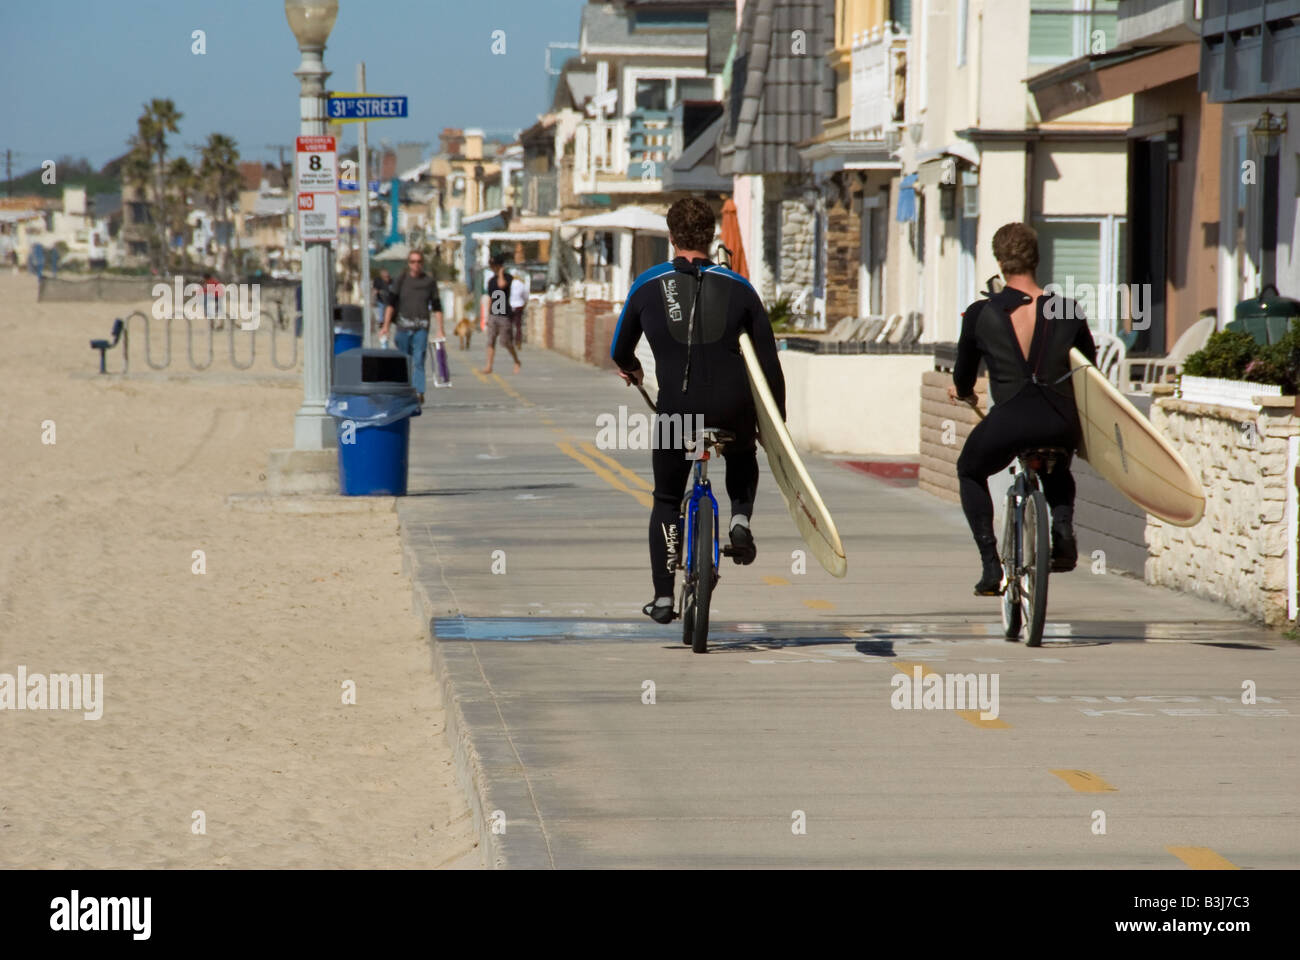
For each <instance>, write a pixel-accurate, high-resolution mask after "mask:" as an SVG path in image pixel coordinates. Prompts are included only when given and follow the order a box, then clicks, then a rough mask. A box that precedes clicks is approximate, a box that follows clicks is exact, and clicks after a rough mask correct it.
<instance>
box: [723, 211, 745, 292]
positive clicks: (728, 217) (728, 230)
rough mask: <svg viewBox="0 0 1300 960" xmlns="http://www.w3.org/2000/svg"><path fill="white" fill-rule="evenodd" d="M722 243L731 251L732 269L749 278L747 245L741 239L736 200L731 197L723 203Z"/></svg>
mask: <svg viewBox="0 0 1300 960" xmlns="http://www.w3.org/2000/svg"><path fill="white" fill-rule="evenodd" d="M722 245H723V246H724V247H726V248H727V249H728V250H730V251H731V269H732V270H734V271H735V272H736V273H738V274H740V275H741V276H742V277H746V278H748V277H749V264H747V263H746V262H745V246H744V244H743V243H741V241H740V220H739V219H738V218H737V217H736V202H735V201H734V200H732V199H730V198H728V199H727V201H726V202H725V203H723V204H722Z"/></svg>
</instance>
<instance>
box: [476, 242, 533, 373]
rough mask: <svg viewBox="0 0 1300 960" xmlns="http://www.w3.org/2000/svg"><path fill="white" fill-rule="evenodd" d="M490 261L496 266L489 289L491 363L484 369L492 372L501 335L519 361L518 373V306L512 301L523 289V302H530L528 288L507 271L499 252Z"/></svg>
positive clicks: (490, 279) (489, 350) (512, 354)
mask: <svg viewBox="0 0 1300 960" xmlns="http://www.w3.org/2000/svg"><path fill="white" fill-rule="evenodd" d="M488 264H489V266H491V267H492V271H493V272H492V275H491V276H489V277H488V281H487V289H486V294H487V300H488V328H487V335H488V347H487V366H485V367H484V368H483V372H484V373H491V372H492V363H493V361H494V360H495V359H496V352H497V349H496V348H497V340H498V339H500V340H502V341H503V342H504V344H505V348H506V349H507V350H508V351H510V356H511V358H513V359H514V361H515V373H518V372H519V352H518V350H517V349H516V347H515V309H514V307H513V306H512V301H517V300H518V292H519V291H522V296H523V301H522V302H523V303H527V302H528V291H527V290H526V289H525V288H524V286H523V284H522V283H520V281H519V280H518V279H516V278H514V277H511V276H510V274H508V273H506V266H505V260H504V258H502V257H501V256H500V255H499V254H498V255H496V256H493V257H492V259H491V260H489V261H488ZM516 284H517V285H518V289H517V288H516ZM519 317H520V320H521V323H522V317H523V310H522V306H521V308H520V310H519Z"/></svg>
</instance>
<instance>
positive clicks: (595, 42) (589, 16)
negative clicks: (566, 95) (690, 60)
mask: <svg viewBox="0 0 1300 960" xmlns="http://www.w3.org/2000/svg"><path fill="white" fill-rule="evenodd" d="M635 6H642V7H647V8H648V7H649V6H650V4H646V3H643V4H636V5H635ZM655 6H656V7H658V6H665V4H662V3H657V4H655ZM689 6H693V7H697V8H698V7H702V6H705V4H702V3H694V4H690V5H689ZM632 9H633V6H628V7H620V6H616V5H614V4H599V3H589V4H587V6H585V7H583V8H582V30H581V34H580V37H581V39H580V40H579V44H580V46H581V51H582V54H583V55H584V56H585V55H587V54H589V53H601V52H628V53H635V52H636V51H638V50H646V51H650V50H664V49H667V48H671V49H672V52H673V53H674V54H675V55H677V56H691V55H697V56H701V57H702V56H704V55H705V54H707V53H708V51H709V40H708V34H707V31H706V30H705V29H703V28H701V29H700V30H698V31H692V30H680V29H678V30H673V31H672V32H671V34H670V33H668V32H666V31H656V30H636V29H635V25H634V23H633V20H632V17H631V16H629V15H628V14H629V11H630V10H632Z"/></svg>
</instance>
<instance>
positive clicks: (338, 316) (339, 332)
mask: <svg viewBox="0 0 1300 960" xmlns="http://www.w3.org/2000/svg"><path fill="white" fill-rule="evenodd" d="M362 317H363V314H362V312H361V308H360V307H359V306H357V305H356V304H353V303H341V304H339V305H338V306H337V307H335V308H334V355H335V356H338V355H339V354H340V353H342V352H343V351H345V350H355V349H356V348H357V347H359V346H361V344H362V343H363V337H362V324H363V319H362Z"/></svg>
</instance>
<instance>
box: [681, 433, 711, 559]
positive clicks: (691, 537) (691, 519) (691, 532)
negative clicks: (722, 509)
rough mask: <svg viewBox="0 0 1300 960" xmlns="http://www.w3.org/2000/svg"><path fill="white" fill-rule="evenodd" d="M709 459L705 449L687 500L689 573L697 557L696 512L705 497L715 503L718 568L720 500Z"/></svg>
mask: <svg viewBox="0 0 1300 960" xmlns="http://www.w3.org/2000/svg"><path fill="white" fill-rule="evenodd" d="M708 459H709V454H708V451H705V453H704V455H703V456H702V457H700V458H699V459H698V460H696V461H695V484H694V486H693V487H692V488H691V496H690V499H689V500H688V501H687V502H686V529H685V530H683V531H682V538H683V539H684V540H685V541H686V552H685V557H686V561H685V563H684V565H683V566H684V569H685V570H686V571H687V572H688V573H689V572H690V569H691V561H692V560H693V559H694V557H695V522H696V513H697V512H698V510H699V506H700V501H701V500H703V499H704V498H705V497H708V498H709V500H710V501H711V502H712V503H713V569H715V570H716V569H718V556H719V554H718V550H719V547H718V501H717V498H715V497H714V496H713V487H712V485H711V484H710V483H709V475H708V469H707V468H706V467H705V464H706V463H707V462H708Z"/></svg>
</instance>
